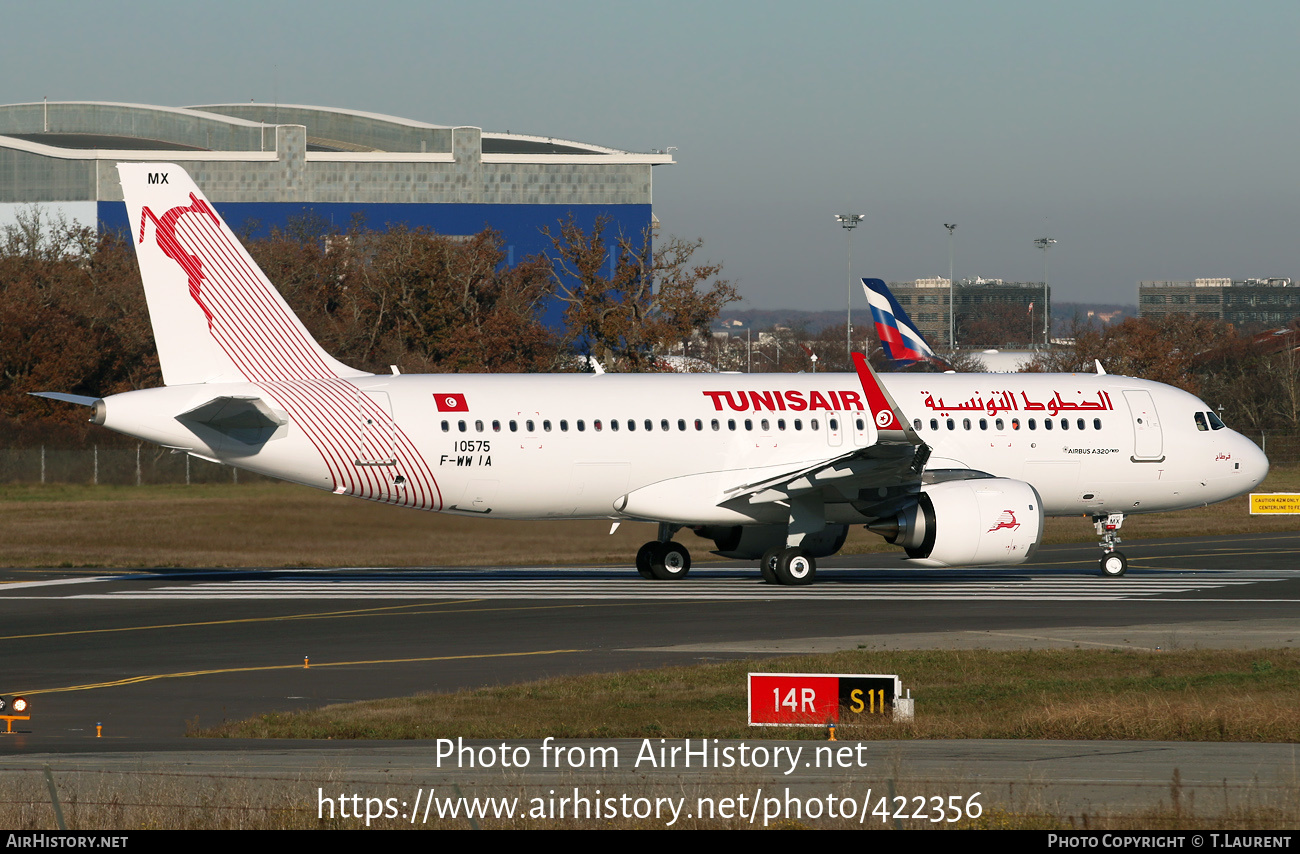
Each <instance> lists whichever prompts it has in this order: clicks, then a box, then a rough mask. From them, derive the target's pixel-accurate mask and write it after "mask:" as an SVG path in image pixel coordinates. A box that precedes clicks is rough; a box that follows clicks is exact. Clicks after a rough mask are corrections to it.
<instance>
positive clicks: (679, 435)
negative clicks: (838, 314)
mask: <svg viewBox="0 0 1300 854" xmlns="http://www.w3.org/2000/svg"><path fill="white" fill-rule="evenodd" d="M118 169H119V171H120V174H121V180H122V190H123V193H124V195H125V198H126V206H127V211H128V214H129V217H130V222H131V228H132V237H133V238H134V240H135V244H136V251H137V253H138V256H139V261H140V271H141V275H142V277H143V280H144V287H145V293H146V298H147V300H148V305H149V314H150V319H151V321H152V324H153V329H154V336H155V338H156V340H157V344H158V354H159V358H160V360H161V365H162V372H163V380H164V383H165V385H164V386H163V387H161V388H153V389H145V390H140V391H132V392H127V393H124V394H117V395H112V396H109V397H105V398H102V399H101V398H92V397H85V396H78V395H71V394H63V393H57V392H54V393H46V396H49V397H55V398H57V399H61V400H68V401H71V402H75V403H82V404H87V405H90V406H93V407H94V412H93V416H92V420H93V421H94V422H95V423H97V424H102V425H104V426H105V427H108V428H110V429H112V430H116V431H118V432H120V433H125V434H127V435H130V436H134V437H137V438H140V439H144V440H147V441H150V442H156V443H158V444H160V445H163V446H165V447H168V448H171V449H174V450H176V451H178V452H183V453H188V454H192V455H194V456H196V457H200V458H203V459H207V460H213V461H217V462H221V463H225V464H228V465H232V466H236V467H238V468H241V469H246V470H248V471H253V472H258V473H261V474H265V475H270V476H272V477H277V478H282V479H284V480H288V481H293V482H295V483H300V484H304V485H307V486H313V487H317V488H319V489H325V490H329V491H331V492H334V493H337V494H339V495H350V496H354V497H357V498H365V499H370V500H372V501H380V502H384V503H387V504H394V505H399V506H403V507H413V508H418V509H422V510H432V511H436V512H444V513H459V514H465V515H472V516H488V517H492V518H501V519H608V520H613V521H642V522H655V523H658V537H657V538H656V539H655V540H652V541H651V542H648V543H646V544H645V545H644V546H643V547H642V548H641V550H640V551H639V553H638V554H637V556H636V565H637V568H638V570H640V572H641V574H642V575H643V576H645V577H647V578H653V579H665V580H666V579H677V578H681V577H683V576H685V575H686V574H687V572H688V571H689V569H690V565H691V559H690V552H689V551H688V550H687V548H686V547H685V546H683V545H681V544H680V543H679V542H677V541H676V540H675V539H674V537H675V536H677V535H678V532H680V531H682V530H683V529H689V530H691V531H693V532H694V533H695V534H697V535H699V536H700V537H703V538H704V539H706V540H712V544H713V546H714V550H715V551H716V552H717V553H719V554H722V555H725V556H728V557H735V558H744V559H755V560H758V561H759V566H760V569H761V571H762V574H763V576H764V577H765V578H766V579H767V580H768V581H772V582H776V583H781V584H807V583H810V582H812V580H813V578H814V575H815V572H816V559H817V558H819V557H824V556H826V555H831V554H834V553H835V552H836V551H838V550H839V549H840V547H841V546H842V545H843V543H844V540H845V537H846V535H847V532H848V528H849V526H850V525H866V526H867V527H868V528H870V529H871V530H873V531H876V532H877V533H880V534H882V535H883V536H885V537H886V539H888V540H890V541H891V542H896V543H898V544H900V545H902V546H903V547H904V548H905V550H906V553H907V556H908V559H909V560H911V561H912V562H913V563H917V564H920V565H923V566H934V567H943V566H1008V565H1014V564H1019V563H1023V562H1024V561H1026V560H1029V559H1030V558H1031V557H1032V556H1033V554H1034V551H1035V550H1036V548H1037V546H1038V544H1039V542H1040V541H1041V539H1042V531H1043V519H1044V517H1046V516H1089V517H1091V518H1092V520H1093V522H1094V524H1095V525H1096V527H1097V532H1098V534H1099V535H1100V536H1101V538H1102V542H1101V545H1102V548H1103V556H1102V558H1101V569H1102V572H1103V573H1104V574H1105V575H1109V576H1119V575H1123V574H1124V571H1125V568H1126V561H1125V558H1124V556H1123V555H1122V554H1121V553H1120V552H1119V551H1117V550H1116V549H1115V544H1116V543H1117V542H1118V536H1117V532H1118V530H1119V528H1120V525H1121V524H1122V522H1123V519H1124V517H1125V516H1126V515H1128V514H1134V513H1152V512H1159V511H1166V510H1178V509H1183V508H1189V507H1197V506H1201V505H1205V504H1210V503H1213V502H1216V501H1222V500H1224V499H1226V498H1230V497H1232V496H1235V495H1239V494H1241V493H1242V492H1245V491H1247V490H1249V489H1251V488H1252V487H1254V486H1256V485H1257V484H1259V482H1260V481H1261V480H1263V478H1264V475H1265V474H1266V473H1267V471H1268V461H1267V459H1266V458H1265V456H1264V454H1263V453H1261V451H1260V450H1259V448H1257V447H1256V446H1255V444H1254V443H1252V442H1251V441H1250V440H1248V439H1246V438H1245V437H1244V436H1241V435H1240V434H1238V433H1236V432H1234V431H1233V430H1231V429H1228V428H1226V427H1225V426H1224V425H1223V423H1222V422H1221V421H1220V420H1219V418H1218V417H1217V416H1216V415H1215V413H1214V411H1213V410H1212V409H1211V408H1210V407H1209V406H1208V405H1206V404H1205V403H1204V402H1202V401H1201V400H1198V399H1197V398H1196V397H1194V396H1193V395H1190V394H1187V393H1186V392H1183V391H1180V390H1178V389H1175V388H1171V387H1169V386H1165V385H1161V384H1159V383H1154V382H1149V381H1145V380H1140V379H1132V378H1129V377H1123V376H1115V375H1109V374H1103V373H1100V372H1099V373H1098V374H890V375H886V378H885V379H884V380H883V381H882V380H881V379H880V378H879V377H878V376H877V375H876V374H875V372H874V371H873V370H872V369H871V367H870V366H869V365H868V364H867V362H866V360H865V359H864V358H862V356H861V355H859V354H854V362H855V365H856V368H857V371H856V373H852V374H684V375H678V374H672V375H664V374H652V375H618V374H595V375H592V374H564V375H499V376H485V375H470V374H439V375H402V374H399V373H398V372H397V370H396V369H394V372H393V374H392V375H375V374H369V373H366V372H364V371H359V370H356V369H353V368H350V367H348V366H346V365H344V364H342V363H340V362H338V361H336V360H335V359H334V358H332V357H331V356H330V355H329V354H327V353H326V352H325V351H324V350H323V349H322V348H321V347H320V345H319V344H318V343H317V342H316V341H315V340H314V339H313V338H312V336H311V335H310V334H309V333H308V332H307V330H306V329H305V328H304V327H303V325H302V323H301V322H300V321H299V320H298V318H297V317H296V316H295V315H294V313H293V312H292V311H291V310H290V309H289V307H288V305H287V304H286V303H285V302H284V300H283V299H282V298H281V296H280V294H279V293H278V292H277V291H276V289H275V288H274V287H273V286H272V284H271V283H270V282H269V281H268V280H267V278H266V276H265V275H264V274H263V273H262V271H261V270H260V269H258V267H257V265H256V264H255V263H254V262H253V260H252V259H251V258H250V257H249V255H248V253H247V252H246V251H245V250H244V247H243V246H242V245H240V243H239V241H238V240H237V239H236V238H235V236H234V234H233V233H232V232H231V230H230V229H229V228H228V227H227V226H226V224H225V223H224V222H223V221H222V219H221V218H220V216H218V214H217V213H216V211H215V210H214V209H213V208H212V206H211V205H210V204H209V203H208V201H207V200H206V198H204V196H203V193H202V192H201V191H200V190H199V188H198V187H197V186H196V185H195V183H194V182H193V181H192V180H191V178H190V177H189V175H187V174H186V173H185V171H184V170H182V169H181V168H180V167H178V166H175V165H173V164H161V163H151V164H122V165H120V166H119V167H118Z"/></svg>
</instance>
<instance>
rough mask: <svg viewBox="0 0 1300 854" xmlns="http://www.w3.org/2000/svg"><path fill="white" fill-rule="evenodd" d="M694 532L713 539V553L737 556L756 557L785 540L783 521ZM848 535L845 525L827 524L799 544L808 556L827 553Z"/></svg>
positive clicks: (744, 558)
mask: <svg viewBox="0 0 1300 854" xmlns="http://www.w3.org/2000/svg"><path fill="white" fill-rule="evenodd" d="M695 533H697V534H699V535H700V536H701V537H704V538H705V539H709V540H713V544H714V546H716V547H717V548H716V549H715V551H716V553H717V554H720V555H722V556H723V557H730V558H737V559H739V560H758V559H759V558H761V557H762V556H763V554H764V553H765V552H766V551H767V550H768V549H774V548H781V547H784V546H785V542H786V526H785V525H729V526H722V525H708V526H706V527H703V528H699V529H698V530H696V532H695ZM848 536H849V526H848V525H827V526H826V527H825V528H823V529H822V530H821V531H818V532H817V533H816V534H808V535H806V536H804V538H803V542H801V543H800V544H799V547H800V548H801V549H803V550H804V552H805V553H806V554H807V555H808V556H809V557H812V558H819V557H829V556H830V555H833V554H835V553H836V552H838V551H839V550H840V548H842V547H843V546H844V540H845V539H847V538H848Z"/></svg>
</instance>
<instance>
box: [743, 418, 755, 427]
mask: <svg viewBox="0 0 1300 854" xmlns="http://www.w3.org/2000/svg"><path fill="white" fill-rule="evenodd" d="M745 429H746V430H753V429H754V419H752V418H746V419H745Z"/></svg>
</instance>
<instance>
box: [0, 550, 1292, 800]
mask: <svg viewBox="0 0 1300 854" xmlns="http://www.w3.org/2000/svg"><path fill="white" fill-rule="evenodd" d="M1126 545H1127V549H1126V551H1127V553H1128V555H1129V559H1130V571H1129V574H1128V575H1127V576H1126V577H1124V578H1121V579H1108V578H1102V577H1101V576H1100V575H1099V573H1098V571H1097V568H1096V555H1097V553H1098V552H1097V550H1096V548H1095V546H1092V545H1070V546H1049V547H1045V548H1044V549H1043V550H1042V551H1041V552H1040V553H1039V555H1038V559H1037V560H1036V561H1035V563H1034V564H1033V565H1030V566H1025V567H1017V568H1014V569H1001V570H962V571H934V570H912V569H906V568H900V567H899V563H898V561H897V560H896V559H895V558H893V557H891V556H887V555H864V556H852V555H850V556H838V557H835V558H831V559H827V560H824V561H822V562H821V564H820V567H819V571H818V582H817V584H816V585H814V586H813V587H811V588H784V587H775V586H772V585H767V584H764V583H762V581H761V580H760V579H759V578H758V576H757V572H756V571H755V570H754V569H752V568H750V567H749V566H748V565H745V564H739V563H735V562H722V563H714V564H697V566H696V568H695V569H693V570H692V573H691V576H690V577H689V578H687V579H685V580H684V581H680V582H652V581H646V580H643V579H641V578H640V577H639V576H637V575H636V573H635V571H634V570H631V569H630V568H621V567H615V568H611V567H574V568H555V567H513V568H463V567H461V568H427V569H412V570H393V569H384V568H339V569H326V570H282V569H276V570H210V571H196V572H191V571H185V572H180V571H168V570H154V571H139V572H124V573H120V574H117V573H115V574H105V573H101V572H97V571H93V570H58V569H45V570H5V571H0V656H2V657H3V659H2V660H3V661H4V662H5V666H4V668H3V676H2V677H0V679H2V683H3V684H0V694H10V693H15V692H24V693H26V694H27V695H28V696H29V697H30V698H31V700H32V704H33V712H32V720H31V721H30V722H29V723H27V724H23V725H20V728H22V729H25V730H26V732H25V734H23V735H21V736H19V737H15V738H11V739H4V740H0V751H3V752H4V753H6V754H9V755H10V756H11V757H13V758H14V759H15V761H16V760H17V759H18V757H19V756H26V757H28V758H29V759H32V760H34V758H35V757H37V756H41V755H49V754H91V755H87V756H86V757H85V758H86V760H88V761H89V760H92V759H93V754H95V753H100V752H102V751H104V750H111V751H114V752H116V751H129V752H137V751H162V752H163V753H166V752H168V751H177V750H185V751H194V750H199V751H205V750H217V751H223V750H229V749H233V748H236V747H237V746H238V743H231V742H221V741H216V742H213V741H206V740H198V741H196V740H194V739H184V738H183V736H184V733H185V731H186V728H187V725H193V724H196V723H197V724H198V725H209V724H215V723H219V722H221V721H222V720H228V719H239V718H244V717H249V716H252V715H256V714H261V713H265V712H269V711H276V710H288V709H297V708H305V707H314V706H319V705H323V704H326V703H334V702H347V701H353V700H361V699H368V698H376V697H388V696H401V695H406V694H412V693H417V692H420V691H448V690H454V689H457V688H461V687H473V686H481V685H489V684H498V683H509V682H517V681H523V680H528V679H536V678H541V677H545V676H550V675H558V674H567V673H577V672H596V671H611V670H618V669H628V668H640V667H650V666H656V665H660V664H683V663H692V662H698V661H709V660H721V659H730V658H737V657H746V656H762V655H777V654H788V653H799V652H809V651H829V650H833V649H844V648H849V649H854V648H866V649H872V648H879V649H885V648H888V649H897V648H908V647H912V648H922V647H924V648H934V647H950V648H951V647H990V648H1019V647H1046V646H1062V645H1067V646H1092V647H1142V648H1171V647H1178V646H1188V647H1190V646H1237V647H1243V646H1244V647H1252V648H1254V647H1259V648H1266V647H1288V646H1291V645H1293V644H1294V643H1296V642H1297V641H1298V640H1300V620H1298V619H1297V617H1300V569H1296V568H1295V567H1294V562H1293V555H1294V554H1295V553H1296V551H1297V549H1300V533H1296V534H1270V535H1260V536H1253V537H1249V538H1244V537H1243V538H1234V537H1213V538H1199V539H1191V540H1188V539H1182V540H1167V541H1144V542H1139V543H1130V544H1126ZM305 665H306V666H305ZM97 725H102V727H103V733H104V736H105V738H100V739H96V738H95V737H94V735H95V729H96V726H97ZM453 735H454V733H453ZM286 746H296V747H302V748H304V749H317V748H319V745H286V743H283V742H277V743H276V750H281V751H282V750H283V749H284V748H285V747H286ZM249 748H250V745H248V744H246V743H245V744H243V745H242V749H244V750H247V749H249ZM11 767H16V766H11ZM1162 773H1163V772H1162ZM1165 782H1167V779H1166V780H1165ZM1162 785H1163V784H1162Z"/></svg>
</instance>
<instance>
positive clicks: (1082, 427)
mask: <svg viewBox="0 0 1300 854" xmlns="http://www.w3.org/2000/svg"><path fill="white" fill-rule="evenodd" d="M1074 426H1075V427H1078V428H1079V429H1080V430H1083V429H1084V424H1083V419H1082V418H1080V419H1078V420H1077V421H1076V422H1075V424H1074Z"/></svg>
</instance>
